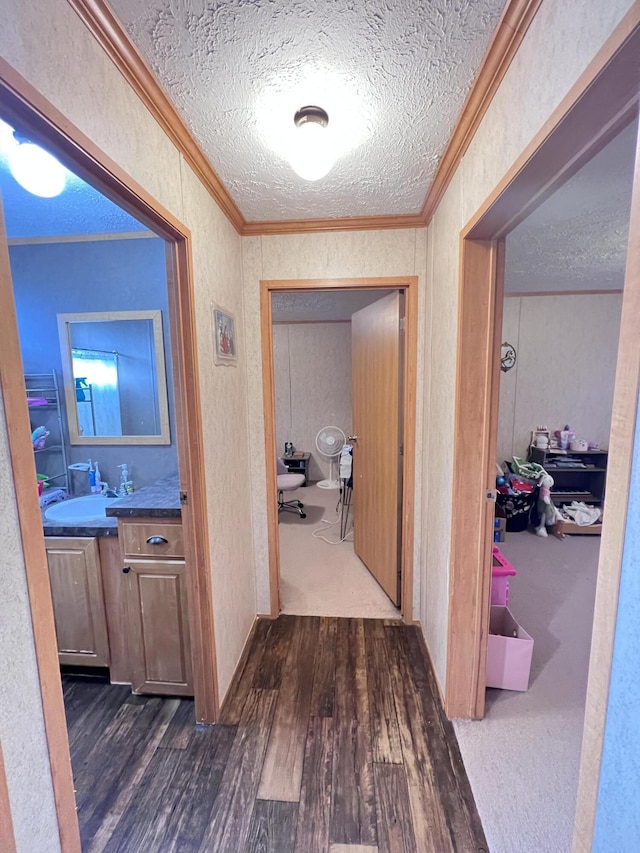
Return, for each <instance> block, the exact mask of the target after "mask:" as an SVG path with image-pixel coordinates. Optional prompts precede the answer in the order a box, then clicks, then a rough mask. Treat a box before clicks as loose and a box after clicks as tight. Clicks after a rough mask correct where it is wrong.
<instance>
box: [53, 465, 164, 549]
mask: <svg viewBox="0 0 640 853" xmlns="http://www.w3.org/2000/svg"><path fill="white" fill-rule="evenodd" d="M105 512H106V517H105V518H104V520H101V521H92V522H91V523H90V524H86V525H82V524H74V525H71V524H55V523H53V522H52V521H51V519H49V518H45V514H44V510H43V511H42V525H43V528H44V535H45V536H117V535H118V518H180V514H181V513H180V484H179V480H178V475H177V474H172V475H171V476H170V477H164V478H163V479H162V480H158V481H157V482H156V483H152V484H151V485H150V486H143V487H142V488H141V489H138V490H137V491H136V492H133V494H131V495H127V497H126V498H120V499H119V500H118V501H116V503H113V504H111V506H108V507H107V508H106V510H105Z"/></svg>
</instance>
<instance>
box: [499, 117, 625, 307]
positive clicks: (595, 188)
mask: <svg viewBox="0 0 640 853" xmlns="http://www.w3.org/2000/svg"><path fill="white" fill-rule="evenodd" d="M637 131H638V124H637V121H634V122H633V123H632V124H630V125H629V126H628V127H627V128H626V129H625V130H623V131H622V132H621V133H620V134H619V135H618V136H617V137H615V139H613V140H612V141H611V142H610V143H609V144H608V145H607V146H605V148H603V149H602V151H600V152H599V153H598V154H596V156H595V157H593V158H592V159H591V160H589V162H588V163H587V164H586V165H584V166H583V167H582V169H580V171H579V172H576V174H575V175H574V176H573V177H572V178H571V179H570V180H569V181H567V183H566V184H564V185H563V186H562V187H561V188H560V189H559V190H558V191H557V192H555V193H554V194H553V195H552V196H551V197H550V198H549V199H547V201H546V202H544V204H542V205H540V207H539V208H538V209H537V210H535V211H534V212H533V213H532V214H531V216H529V217H528V218H527V219H525V220H524V222H522V223H521V224H520V225H519V226H518V227H517V228H516V229H514V230H513V231H512V232H511V234H509V236H508V238H507V248H506V268H505V290H506V291H507V293H523V292H530V291H545V290H604V289H611V290H616V289H621V288H622V287H623V285H624V270H625V263H626V257H627V239H628V235H629V212H630V208H631V187H632V182H633V166H634V158H635V146H636V136H637Z"/></svg>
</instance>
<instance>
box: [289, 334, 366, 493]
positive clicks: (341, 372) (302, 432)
mask: <svg viewBox="0 0 640 853" xmlns="http://www.w3.org/2000/svg"><path fill="white" fill-rule="evenodd" d="M273 375H274V386H275V387H274V392H275V398H276V451H277V453H278V455H279V456H281V455H282V454H283V452H284V443H285V441H292V442H293V445H294V447H295V448H296V449H297V450H306V451H308V452H309V453H311V459H310V460H309V462H310V465H309V469H308V476H309V479H311V480H314V481H315V480H322V479H324V478H325V477H328V476H329V462H328V461H327V459H326V458H325V457H323V456H321V455H320V454H319V453H318V451H317V450H316V446H315V439H316V435H317V434H318V430H319V429H320V428H321V427H323V426H328V425H332V426H338V427H340V429H341V430H343V431H344V433H345V435H349V433H350V432H351V323H286V324H277V325H274V327H273ZM337 464H338V463H337V460H336V463H335V471H336V476H337V470H338V468H337Z"/></svg>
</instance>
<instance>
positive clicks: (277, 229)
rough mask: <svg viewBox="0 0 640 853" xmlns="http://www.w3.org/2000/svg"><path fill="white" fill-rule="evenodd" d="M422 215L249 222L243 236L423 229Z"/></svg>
mask: <svg viewBox="0 0 640 853" xmlns="http://www.w3.org/2000/svg"><path fill="white" fill-rule="evenodd" d="M423 227H424V220H423V219H422V216H421V215H420V214H418V213H406V214H404V213H401V214H397V215H388V216H343V217H341V218H336V219H283V220H280V221H277V220H275V221H273V222H247V223H246V224H245V226H244V228H243V229H242V236H243V237H255V236H259V235H260V236H263V235H273V234H307V233H315V234H318V233H326V232H329V231H376V230H380V229H388V228H423Z"/></svg>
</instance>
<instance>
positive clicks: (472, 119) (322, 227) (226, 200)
mask: <svg viewBox="0 0 640 853" xmlns="http://www.w3.org/2000/svg"><path fill="white" fill-rule="evenodd" d="M68 3H69V4H70V6H71V7H72V8H73V9H74V10H75V11H76V12H77V14H78V15H79V16H80V18H81V20H82V21H83V22H84V24H85V25H86V26H87V27H88V29H89V31H90V32H91V33H92V34H93V36H94V37H95V38H96V39H97V41H98V42H99V43H100V44H101V46H102V47H103V49H104V50H105V51H106V53H107V55H108V56H109V57H110V59H111V60H112V61H113V63H114V64H115V65H116V67H117V68H118V69H119V70H120V72H121V73H122V75H123V76H124V77H125V79H126V80H127V82H128V83H129V84H130V85H131V87H132V88H133V89H134V91H135V92H136V93H137V95H138V97H139V98H140V99H141V100H142V102H143V103H144V104H145V106H146V107H147V109H148V110H149V111H150V112H151V114H152V115H153V116H154V118H155V119H156V121H157V122H158V124H159V125H160V127H162V129H163V130H164V132H165V133H166V134H167V136H168V137H169V138H170V139H171V141H172V142H173V144H174V145H175V146H176V148H177V149H178V151H180V153H181V154H182V155H183V157H184V158H185V160H186V162H187V163H188V164H189V166H190V167H191V168H192V169H193V171H194V172H195V174H196V175H197V177H198V178H199V179H200V181H201V182H202V183H203V185H204V186H205V187H206V189H207V190H208V192H209V193H210V195H211V196H212V198H213V199H214V200H215V201H216V203H217V204H218V206H219V207H220V208H221V210H222V211H223V213H224V214H225V215H226V216H227V218H228V219H229V221H230V222H231V223H232V224H233V226H234V228H235V229H236V231H237V232H238V233H239V234H240V235H242V236H247V237H249V236H259V235H260V236H262V235H275V234H307V233H316V234H317V233H328V232H332V231H370V230H380V229H394V228H424V227H425V226H427V225H428V224H429V222H430V221H431V218H432V217H433V214H434V213H435V210H436V208H437V206H438V204H439V203H440V200H441V199H442V196H443V195H444V193H445V192H446V189H447V187H448V186H449V183H450V182H451V179H452V178H453V176H454V174H455V171H456V169H457V168H458V166H459V164H460V161H461V160H462V157H463V156H464V154H465V152H466V150H467V148H468V147H469V145H470V143H471V140H472V139H473V136H474V134H475V132H476V130H477V129H478V126H479V125H480V122H481V121H482V119H483V117H484V115H485V113H486V111H487V109H488V108H489V105H490V103H491V101H492V100H493V96H494V95H495V93H496V91H497V89H498V87H499V85H500V83H501V82H502V80H503V78H504V76H505V74H506V73H507V70H508V68H509V66H510V64H511V61H512V59H513V57H514V56H515V54H516V52H517V50H518V48H519V46H520V43H521V42H522V39H523V38H524V35H525V33H526V31H527V29H528V28H529V25H530V24H531V21H532V20H533V18H534V16H535V14H536V12H537V11H538V8H539V7H540V5H541V3H542V0H509V2H507V5H506V7H505V9H504V12H503V13H502V17H501V19H500V23H499V24H498V28H497V29H496V32H495V33H494V36H493V38H492V39H491V43H490V45H489V47H488V49H487V52H486V53H485V56H484V59H483V60H482V64H481V66H480V69H479V71H478V74H477V75H476V78H475V80H474V82H473V85H472V87H471V90H470V91H469V94H468V95H467V98H466V100H465V102H464V105H463V108H462V112H461V113H460V116H459V118H458V121H457V124H456V126H455V128H454V130H453V133H452V135H451V138H450V140H449V143H448V145H447V147H446V149H445V152H444V154H443V155H442V158H441V159H440V164H439V166H438V170H437V172H436V175H435V177H434V179H433V182H432V184H431V186H430V187H429V190H428V192H427V196H426V198H425V201H424V204H423V206H422V210H421V212H420V213H418V214H398V215H388V216H346V217H341V218H335V219H287V220H280V221H279V220H269V221H265V222H247V221H246V220H245V218H244V216H243V215H242V213H241V212H240V209H239V208H238V206H237V205H236V203H235V202H234V201H233V199H232V198H231V196H230V195H229V192H228V191H227V189H226V187H225V186H224V184H223V183H222V182H221V180H220V178H219V177H218V176H217V174H216V173H215V171H214V169H213V168H212V166H211V164H210V163H209V161H208V159H207V157H206V156H205V154H204V152H203V151H202V149H201V148H200V146H199V145H198V143H197V142H196V140H195V138H194V136H193V134H192V133H191V131H190V130H189V128H188V127H187V125H186V123H185V121H184V120H183V118H182V117H181V116H180V114H179V113H178V111H177V110H176V108H175V106H174V105H173V103H172V101H171V99H170V98H169V96H168V95H167V93H166V92H165V90H164V89H163V88H162V86H161V85H160V83H159V81H158V79H157V78H156V76H155V74H154V72H153V71H152V70H151V68H150V67H149V65H148V64H147V62H146V60H145V59H144V58H143V56H142V54H141V53H140V51H139V50H138V48H137V47H136V45H135V44H134V43H133V41H132V40H131V38H130V36H129V34H128V33H127V32H126V30H125V29H124V27H123V26H122V24H121V23H120V22H119V21H118V19H117V18H116V16H115V15H114V14H113V12H112V11H111V9H110V8H109V6H108V5H107V3H106V2H105V0H68Z"/></svg>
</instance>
